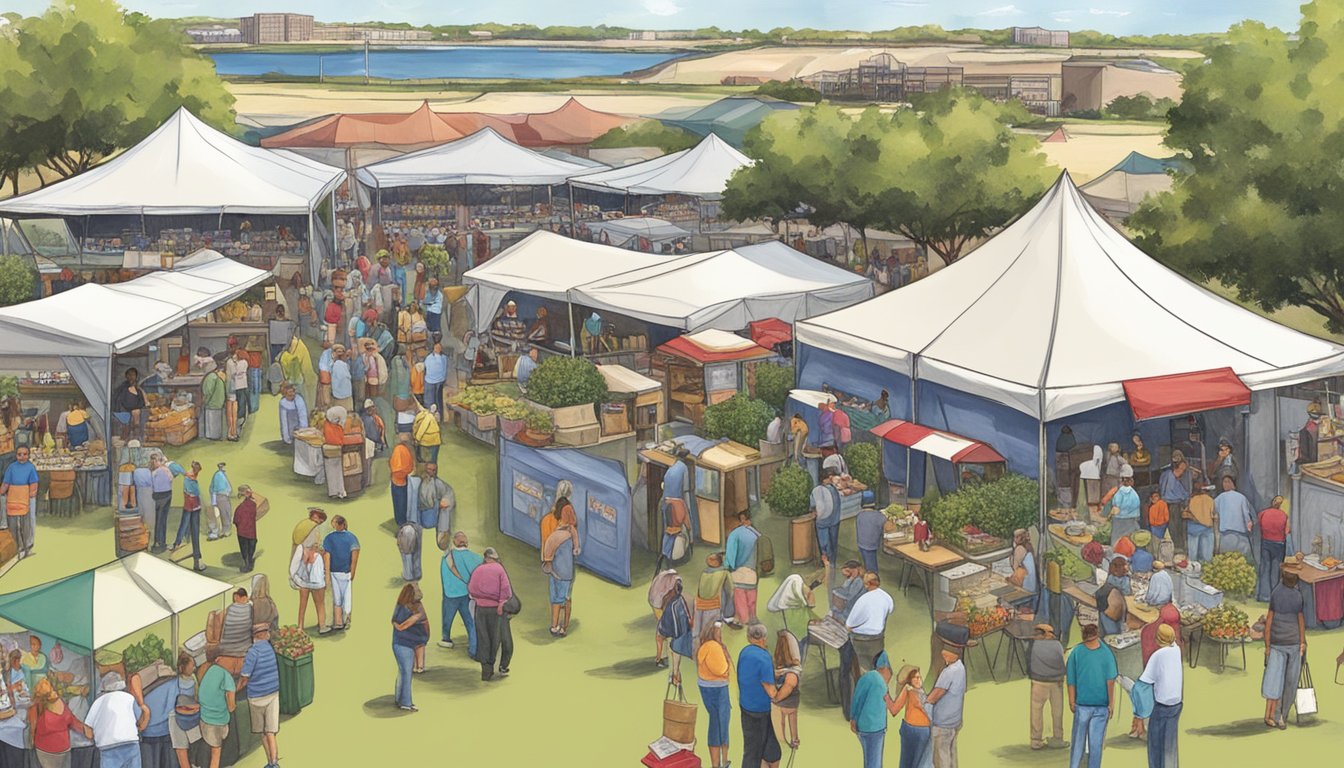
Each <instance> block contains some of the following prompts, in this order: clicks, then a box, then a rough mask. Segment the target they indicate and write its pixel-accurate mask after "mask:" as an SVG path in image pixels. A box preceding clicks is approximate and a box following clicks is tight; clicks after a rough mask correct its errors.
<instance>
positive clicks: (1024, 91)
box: [962, 74, 1063, 117]
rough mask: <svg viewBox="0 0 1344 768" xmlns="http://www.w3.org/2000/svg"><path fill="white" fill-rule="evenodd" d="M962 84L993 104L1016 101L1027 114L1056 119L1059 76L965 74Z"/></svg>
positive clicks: (1058, 106)
mask: <svg viewBox="0 0 1344 768" xmlns="http://www.w3.org/2000/svg"><path fill="white" fill-rule="evenodd" d="M962 84H963V85H965V86H966V87H967V88H974V89H975V90H977V91H979V92H980V95H982V96H984V97H985V98H987V99H991V100H993V101H1008V100H1009V99H1017V100H1018V101H1021V102H1022V104H1023V105H1024V106H1025V107H1026V108H1027V110H1028V111H1030V112H1035V113H1037V114H1041V115H1046V116H1047V117H1057V116H1058V115H1059V113H1060V100H1061V98H1062V92H1063V78H1062V77H1061V76H1060V75H1048V74H1029V75H997V74H996V75H966V76H965V77H964V78H962Z"/></svg>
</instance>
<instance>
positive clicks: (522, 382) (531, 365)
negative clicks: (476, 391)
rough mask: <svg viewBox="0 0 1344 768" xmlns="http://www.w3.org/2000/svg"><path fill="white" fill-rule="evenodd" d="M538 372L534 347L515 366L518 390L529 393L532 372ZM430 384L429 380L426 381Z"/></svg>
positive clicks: (514, 375) (514, 373)
mask: <svg viewBox="0 0 1344 768" xmlns="http://www.w3.org/2000/svg"><path fill="white" fill-rule="evenodd" d="M535 370H537V348H536V347H533V348H531V349H529V350H527V354H526V355H523V356H522V357H520V358H518V362H517V363H516V364H515V365H514V366H513V378H514V379H515V380H517V382H518V388H519V389H521V390H522V391H523V393H524V394H526V393H527V382H528V381H529V380H531V378H532V372H533V371H535ZM426 383H428V379H426Z"/></svg>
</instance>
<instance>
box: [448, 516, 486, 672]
mask: <svg viewBox="0 0 1344 768" xmlns="http://www.w3.org/2000/svg"><path fill="white" fill-rule="evenodd" d="M482 562H484V561H483V560H482V559H481V556H480V555H478V554H476V553H475V552H472V551H471V550H470V549H468V548H467V534H465V533H463V532H462V531H458V532H457V533H455V534H453V548H452V549H450V550H448V551H447V552H445V553H444V555H443V563H442V564H441V565H440V567H439V577H440V579H441V580H442V582H443V638H442V639H441V640H439V647H440V648H448V649H451V648H452V647H453V618H454V617H455V616H459V615H460V616H461V617H462V623H463V624H464V625H466V627H467V655H468V656H473V657H474V656H475V655H476V622H475V620H474V619H473V618H472V615H471V610H470V605H469V604H470V603H471V597H470V596H468V595H467V583H468V582H470V581H471V574H472V572H473V571H475V570H476V568H477V567H479V566H480V564H481V563H482Z"/></svg>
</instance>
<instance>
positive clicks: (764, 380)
mask: <svg viewBox="0 0 1344 768" xmlns="http://www.w3.org/2000/svg"><path fill="white" fill-rule="evenodd" d="M793 376H794V372H793V366H792V365H758V366H756V397H757V398H759V399H761V400H764V401H765V402H766V404H767V405H769V406H770V407H771V408H774V409H775V412H776V413H784V405H785V403H787V402H788V399H789V391H790V390H792V389H793Z"/></svg>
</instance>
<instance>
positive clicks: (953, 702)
mask: <svg viewBox="0 0 1344 768" xmlns="http://www.w3.org/2000/svg"><path fill="white" fill-rule="evenodd" d="M934 632H935V633H936V634H937V636H938V638H939V639H940V640H942V642H943V649H942V651H941V653H940V656H941V660H942V663H943V669H942V671H941V672H939V673H938V679H937V680H936V681H935V682H934V684H933V690H932V691H930V692H929V707H930V711H929V722H930V723H931V726H932V727H931V729H930V730H931V732H932V742H933V764H934V766H936V768H957V734H959V733H960V732H961V722H962V720H961V715H962V709H963V708H964V707H965V704H966V665H965V664H963V663H962V662H961V656H962V654H963V653H965V651H966V649H967V648H970V647H971V646H974V645H975V644H976V641H975V640H972V639H971V631H970V629H969V628H967V627H963V626H960V625H957V624H951V623H949V622H946V621H940V622H938V624H937V626H936V627H935V628H934Z"/></svg>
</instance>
